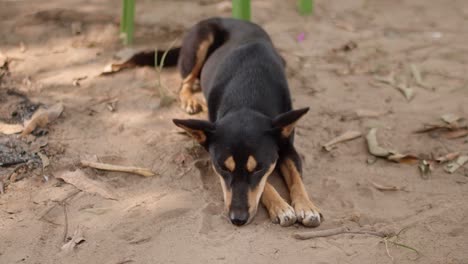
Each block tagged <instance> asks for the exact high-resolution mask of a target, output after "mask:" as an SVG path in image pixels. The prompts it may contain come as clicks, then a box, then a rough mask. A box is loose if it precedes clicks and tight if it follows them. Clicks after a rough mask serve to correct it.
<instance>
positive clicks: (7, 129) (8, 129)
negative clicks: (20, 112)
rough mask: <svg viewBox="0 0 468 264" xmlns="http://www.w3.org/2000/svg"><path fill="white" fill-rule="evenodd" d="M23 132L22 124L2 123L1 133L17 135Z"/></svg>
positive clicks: (0, 124) (0, 125)
mask: <svg viewBox="0 0 468 264" xmlns="http://www.w3.org/2000/svg"><path fill="white" fill-rule="evenodd" d="M22 131H23V126H22V125H20V124H5V123H2V122H0V133H2V134H5V135H11V134H17V133H20V132H22Z"/></svg>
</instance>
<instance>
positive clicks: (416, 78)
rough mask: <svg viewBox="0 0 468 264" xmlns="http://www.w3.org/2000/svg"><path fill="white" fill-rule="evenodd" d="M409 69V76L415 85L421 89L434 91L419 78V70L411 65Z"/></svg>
mask: <svg viewBox="0 0 468 264" xmlns="http://www.w3.org/2000/svg"><path fill="white" fill-rule="evenodd" d="M410 69H411V74H412V75H413V78H414V81H415V82H416V84H417V85H419V86H420V87H422V88H425V89H429V90H431V91H434V88H433V87H430V86H429V85H427V84H426V83H425V82H424V81H423V79H422V77H421V71H420V70H419V68H418V66H416V65H415V64H411V65H410Z"/></svg>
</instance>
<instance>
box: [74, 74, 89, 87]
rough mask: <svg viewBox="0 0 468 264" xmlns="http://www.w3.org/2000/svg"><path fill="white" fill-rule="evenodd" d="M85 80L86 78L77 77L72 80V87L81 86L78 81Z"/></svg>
mask: <svg viewBox="0 0 468 264" xmlns="http://www.w3.org/2000/svg"><path fill="white" fill-rule="evenodd" d="M87 78H88V76H80V77H77V78H73V80H72V85H73V86H80V85H81V83H80V81H82V80H85V79H87Z"/></svg>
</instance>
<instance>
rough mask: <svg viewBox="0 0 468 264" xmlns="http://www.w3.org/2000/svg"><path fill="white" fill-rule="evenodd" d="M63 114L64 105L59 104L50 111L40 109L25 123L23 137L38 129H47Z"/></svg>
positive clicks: (50, 108) (49, 109)
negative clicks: (46, 127)
mask: <svg viewBox="0 0 468 264" xmlns="http://www.w3.org/2000/svg"><path fill="white" fill-rule="evenodd" d="M62 112H63V104H62V103H57V104H55V105H53V106H51V107H49V108H48V109H44V108H39V109H38V110H37V111H36V112H35V113H34V114H33V116H32V117H31V119H29V120H27V121H25V122H24V130H23V133H21V136H26V135H29V134H30V133H31V132H33V131H34V129H36V128H37V127H45V126H47V124H49V123H51V122H54V121H55V120H56V119H57V118H58V117H59V116H60V115H61V114H62Z"/></svg>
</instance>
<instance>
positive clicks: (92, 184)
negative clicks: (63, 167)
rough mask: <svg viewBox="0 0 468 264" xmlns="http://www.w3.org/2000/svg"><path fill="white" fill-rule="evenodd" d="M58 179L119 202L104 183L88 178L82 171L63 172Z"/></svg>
mask: <svg viewBox="0 0 468 264" xmlns="http://www.w3.org/2000/svg"><path fill="white" fill-rule="evenodd" d="M56 178H59V179H62V180H64V181H65V182H66V183H69V184H71V185H73V186H75V187H76V188H78V189H80V190H82V191H84V192H87V193H93V194H98V195H100V196H102V197H104V198H106V199H111V200H117V199H116V198H115V196H114V194H113V193H112V192H111V191H110V190H109V188H107V186H106V185H105V184H104V183H102V182H99V181H95V180H92V179H90V178H88V177H87V176H86V174H85V173H84V172H83V171H82V170H75V171H65V172H61V173H59V174H58V176H56Z"/></svg>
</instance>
